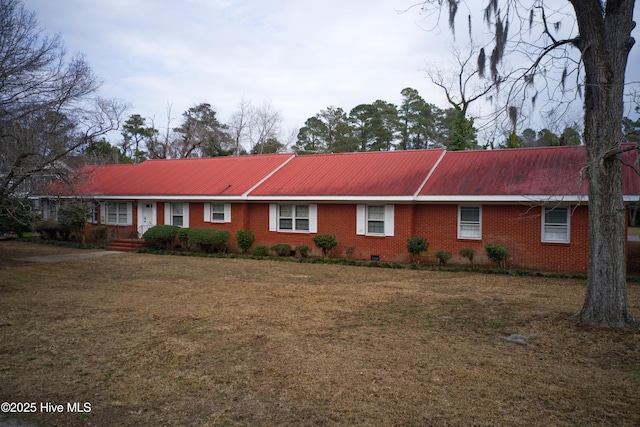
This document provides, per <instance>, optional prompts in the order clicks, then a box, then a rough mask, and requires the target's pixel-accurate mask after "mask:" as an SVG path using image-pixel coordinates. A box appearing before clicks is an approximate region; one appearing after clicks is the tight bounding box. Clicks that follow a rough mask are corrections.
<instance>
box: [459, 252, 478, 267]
mask: <svg viewBox="0 0 640 427" xmlns="http://www.w3.org/2000/svg"><path fill="white" fill-rule="evenodd" d="M475 255H476V251H475V249H471V248H466V249H463V250H461V251H460V256H461V257H463V258H467V259H468V260H469V262H470V263H471V265H473V257H474V256H475Z"/></svg>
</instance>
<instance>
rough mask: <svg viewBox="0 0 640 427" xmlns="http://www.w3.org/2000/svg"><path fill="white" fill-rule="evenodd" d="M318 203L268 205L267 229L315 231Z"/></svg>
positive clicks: (301, 231)
mask: <svg viewBox="0 0 640 427" xmlns="http://www.w3.org/2000/svg"><path fill="white" fill-rule="evenodd" d="M317 212H318V205H315V204H310V205H278V204H275V203H272V204H271V205H269V231H284V232H287V231H289V232H300V233H317V223H318V213H317Z"/></svg>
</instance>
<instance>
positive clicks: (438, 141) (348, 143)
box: [84, 88, 640, 163]
mask: <svg viewBox="0 0 640 427" xmlns="http://www.w3.org/2000/svg"><path fill="white" fill-rule="evenodd" d="M400 93H401V103H400V105H399V106H396V105H395V104H393V103H390V102H387V101H383V100H376V101H374V102H372V103H370V104H359V105H357V106H356V107H354V108H352V109H351V110H350V111H349V112H348V113H347V112H346V111H345V110H343V109H342V108H340V107H334V106H329V107H327V108H325V109H323V110H321V111H320V112H319V113H317V114H316V115H314V116H313V117H310V118H308V119H307V120H306V121H305V123H304V126H302V127H301V128H300V129H299V130H298V133H297V135H296V137H295V140H293V141H292V143H291V142H288V141H283V140H282V139H281V136H280V133H281V128H282V117H281V115H280V113H279V112H278V111H277V110H275V109H274V108H273V107H272V106H271V105H270V104H263V105H262V106H260V107H254V106H252V104H251V103H250V102H248V101H244V100H243V101H242V102H241V103H240V106H239V109H238V111H236V112H235V113H234V114H233V115H232V117H231V120H230V121H229V122H228V123H224V122H221V121H220V120H219V119H218V115H217V112H216V111H215V110H214V109H213V107H212V106H211V104H209V103H201V104H198V105H195V106H193V107H191V108H189V109H188V110H187V111H185V112H184V113H183V114H182V119H181V122H180V124H179V125H178V126H176V127H173V128H171V127H169V126H167V127H165V128H164V129H163V130H161V129H158V128H157V127H155V125H154V120H149V119H147V118H145V117H142V116H141V115H140V114H132V115H130V116H129V118H128V119H127V120H125V121H124V123H123V125H122V131H121V136H122V139H121V140H120V141H119V142H117V143H115V144H111V143H109V142H108V141H107V140H106V139H102V140H99V141H95V142H92V143H90V144H88V145H87V146H86V149H85V151H84V153H85V154H86V155H88V156H89V157H90V158H93V159H95V160H96V161H101V162H125V163H127V162H128V163H137V162H141V161H143V160H145V159H168V158H187V157H216V156H227V155H243V154H271V153H278V152H284V151H294V152H296V153H298V154H313V153H338V152H353V151H390V150H415V149H432V148H445V149H447V150H449V151H456V150H476V149H500V148H523V147H550V146H562V145H580V144H581V143H582V139H581V135H580V128H579V126H578V125H577V124H572V125H569V126H565V127H564V129H563V130H562V132H559V133H558V134H556V133H554V132H553V131H551V130H550V129H547V128H543V129H541V130H539V131H536V130H534V129H531V128H525V129H524V130H523V131H522V132H519V133H518V132H516V131H511V132H504V135H503V137H502V139H501V140H500V141H495V140H490V141H486V142H484V143H482V144H481V143H480V142H479V141H478V130H477V128H476V127H475V123H474V118H473V117H467V115H466V113H461V110H460V109H458V108H455V107H450V108H445V109H443V108H439V107H438V106H436V105H434V104H431V103H428V102H427V101H425V100H424V98H422V96H420V94H419V92H418V91H417V90H416V89H413V88H405V89H403V90H402V91H401V92H400ZM172 121H173V119H171V117H168V119H167V123H171V122H172ZM624 130H625V135H627V137H628V138H630V139H634V138H635V139H637V138H638V136H640V119H638V120H636V121H633V120H631V119H628V118H626V119H625V120H624Z"/></svg>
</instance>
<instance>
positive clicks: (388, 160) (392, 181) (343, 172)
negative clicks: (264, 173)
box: [249, 150, 444, 200]
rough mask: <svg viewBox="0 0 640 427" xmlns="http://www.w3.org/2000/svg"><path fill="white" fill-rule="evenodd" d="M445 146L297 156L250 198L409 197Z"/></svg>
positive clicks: (417, 187)
mask: <svg viewBox="0 0 640 427" xmlns="http://www.w3.org/2000/svg"><path fill="white" fill-rule="evenodd" d="M443 153H444V150H407V151H386V152H366V153H339V154H315V155H308V156H297V157H295V158H294V159H292V160H291V161H290V162H289V163H287V164H286V165H284V166H283V167H282V168H281V169H280V170H278V171H277V172H276V173H274V174H273V176H271V177H270V178H269V179H268V180H266V181H265V182H264V183H262V184H261V185H259V186H258V187H257V188H255V189H254V190H253V191H251V192H250V193H249V197H250V198H251V199H258V200H261V199H262V200H264V199H276V200H277V199H280V198H293V199H295V198H319V199H340V198H347V199H349V200H354V198H359V197H360V198H373V197H382V198H384V197H394V198H396V199H397V198H409V199H410V200H413V195H414V194H415V193H416V192H417V191H418V190H419V189H420V186H421V185H422V184H423V182H424V180H425V178H426V177H427V175H428V174H429V172H430V171H431V170H432V168H433V167H434V166H435V165H436V164H437V162H438V160H439V159H440V157H441V156H442V155H443Z"/></svg>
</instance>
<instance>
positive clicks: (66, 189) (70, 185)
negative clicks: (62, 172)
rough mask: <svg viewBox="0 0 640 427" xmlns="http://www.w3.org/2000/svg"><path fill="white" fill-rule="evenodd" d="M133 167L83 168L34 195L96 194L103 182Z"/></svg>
mask: <svg viewBox="0 0 640 427" xmlns="http://www.w3.org/2000/svg"><path fill="white" fill-rule="evenodd" d="M135 166H136V165H130V164H119V165H89V166H84V167H83V168H80V169H78V170H77V171H75V172H72V173H70V174H69V175H68V176H66V177H63V178H60V179H58V180H56V181H54V182H52V183H51V184H49V185H47V186H45V187H44V188H41V189H40V190H38V191H37V192H36V195H41V196H47V195H52V196H60V197H70V196H89V195H93V194H98V193H100V191H101V187H102V185H103V184H104V183H105V182H108V181H110V180H114V179H118V177H119V176H121V175H123V174H126V173H127V172H128V171H130V170H131V169H133V168H134V167H135Z"/></svg>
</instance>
